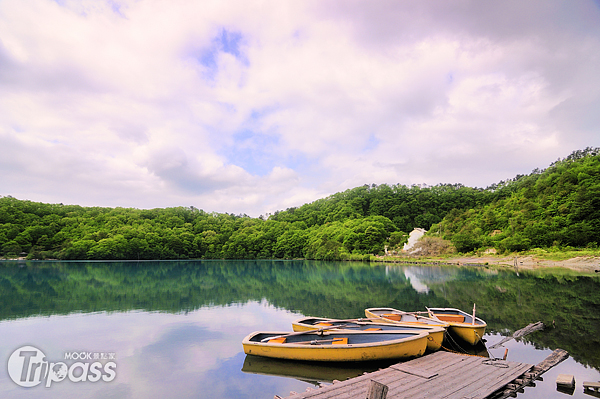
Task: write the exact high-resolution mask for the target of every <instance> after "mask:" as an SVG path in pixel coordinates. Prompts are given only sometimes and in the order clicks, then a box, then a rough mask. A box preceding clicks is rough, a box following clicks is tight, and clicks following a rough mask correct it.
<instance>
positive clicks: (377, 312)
mask: <svg viewBox="0 0 600 399" xmlns="http://www.w3.org/2000/svg"><path fill="white" fill-rule="evenodd" d="M365 315H366V316H367V318H369V319H377V320H380V321H382V322H384V323H394V324H412V325H427V326H434V327H442V328H445V329H447V328H448V326H449V324H448V323H446V322H444V321H441V320H438V319H434V318H432V317H430V316H429V315H428V314H427V312H403V311H401V310H398V309H394V308H369V309H365ZM426 315H427V316H426Z"/></svg>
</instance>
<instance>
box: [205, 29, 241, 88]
mask: <svg viewBox="0 0 600 399" xmlns="http://www.w3.org/2000/svg"><path fill="white" fill-rule="evenodd" d="M243 38H244V37H243V35H242V34H241V33H240V32H233V31H229V30H227V29H225V28H223V29H221V31H220V32H219V34H218V35H217V36H215V37H214V38H213V39H212V40H211V44H210V47H208V48H205V49H203V50H202V51H200V55H199V56H197V57H196V58H197V60H198V62H199V63H200V64H201V65H202V66H204V67H205V68H206V77H207V79H209V80H214V78H215V76H216V75H217V72H218V68H219V66H218V57H219V53H227V54H231V55H233V56H234V57H235V58H236V59H237V60H238V61H239V62H240V63H241V64H242V65H245V66H248V65H249V62H248V59H247V58H246V57H245V55H244V54H243V53H242V51H241V44H242V43H243Z"/></svg>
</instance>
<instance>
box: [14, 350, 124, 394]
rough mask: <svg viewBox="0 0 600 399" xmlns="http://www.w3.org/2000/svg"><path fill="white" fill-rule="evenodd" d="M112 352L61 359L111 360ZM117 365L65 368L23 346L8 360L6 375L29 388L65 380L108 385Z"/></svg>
mask: <svg viewBox="0 0 600 399" xmlns="http://www.w3.org/2000/svg"><path fill="white" fill-rule="evenodd" d="M114 358H115V355H114V353H101V354H100V353H90V352H69V353H66V354H65V359H70V360H98V359H114ZM116 368H117V364H116V363H115V362H113V361H109V362H106V363H104V364H103V363H102V362H100V361H95V362H81V361H80V362H75V363H72V364H70V365H67V364H66V363H64V362H49V361H47V360H46V355H45V354H44V352H42V351H41V350H39V349H38V348H36V347H34V346H29V345H28V346H23V347H21V348H19V349H17V350H16V351H14V352H13V353H12V354H11V355H10V357H9V358H8V375H9V376H10V378H11V380H13V381H14V383H15V384H17V385H19V386H22V387H25V388H31V387H35V386H37V385H40V384H41V383H42V382H44V385H45V386H46V388H50V386H52V384H53V383H55V382H61V381H63V380H64V379H66V378H67V377H68V378H69V380H70V381H71V382H83V381H90V382H97V381H100V380H102V381H104V382H110V381H112V380H114V379H115V377H116V376H117V373H116Z"/></svg>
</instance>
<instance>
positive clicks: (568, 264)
mask: <svg viewBox="0 0 600 399" xmlns="http://www.w3.org/2000/svg"><path fill="white" fill-rule="evenodd" d="M444 261H445V262H457V263H459V264H464V263H482V264H485V263H487V264H489V265H496V266H500V267H510V268H514V264H515V258H514V257H501V256H476V257H455V258H449V259H444ZM517 262H518V266H519V268H520V269H521V268H522V269H540V268H550V267H563V268H567V269H571V270H576V271H579V272H586V273H594V272H598V273H599V274H600V257H589V256H588V257H578V258H571V259H566V260H556V261H554V260H546V259H538V258H535V257H532V256H524V257H518V258H517Z"/></svg>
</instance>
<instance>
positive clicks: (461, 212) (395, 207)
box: [0, 148, 600, 260]
mask: <svg viewBox="0 0 600 399" xmlns="http://www.w3.org/2000/svg"><path fill="white" fill-rule="evenodd" d="M599 152H600V151H599V149H597V148H587V149H585V150H580V151H576V152H574V153H572V154H571V155H569V156H568V157H567V158H565V159H562V160H558V161H556V162H555V163H553V164H552V165H551V166H550V167H548V168H547V169H545V170H535V171H533V172H532V173H531V174H529V175H519V176H517V177H515V178H514V179H509V180H506V181H502V182H499V183H497V184H494V185H492V186H490V187H487V188H485V189H482V188H470V187H465V186H463V185H461V184H439V185H436V186H417V185H413V186H411V187H407V186H405V185H400V184H397V185H386V184H384V185H379V186H378V185H374V184H373V185H365V186H361V187H356V188H354V189H350V190H347V191H344V192H341V193H336V194H334V195H331V196H329V197H327V198H324V199H320V200H317V201H315V202H312V203H310V204H305V205H303V206H301V207H298V208H289V209H287V210H285V211H279V212H276V213H275V214H273V215H269V216H268V217H263V216H261V217H259V218H251V217H249V216H247V215H233V214H226V213H225V214H219V213H207V212H204V211H202V210H200V209H197V208H195V207H189V208H188V207H178V208H166V209H151V210H143V209H132V208H100V207H81V206H76V205H62V204H44V203H38V202H32V201H27V200H19V199H16V198H13V197H10V196H6V197H1V198H0V257H7V258H14V257H18V256H25V257H27V258H29V259H50V258H54V259H65V260H69V259H101V260H108V259H188V258H194V259H195V258H202V259H216V258H225V259H256V258H262V259H265V258H286V259H289V258H306V259H319V260H336V259H338V260H346V259H354V260H360V259H368V258H369V257H370V256H371V255H372V254H382V253H383V252H384V249H385V248H386V247H387V248H388V249H390V250H394V249H398V248H400V247H401V246H402V245H403V244H404V243H405V242H406V239H407V235H408V233H409V232H410V231H411V230H412V229H413V228H415V227H421V228H424V229H426V230H430V233H429V234H430V235H433V236H437V237H439V238H441V239H444V240H448V241H449V242H451V243H452V244H453V246H454V247H455V248H456V249H457V250H458V251H460V252H469V251H474V250H478V249H482V248H495V249H496V250H498V251H500V252H505V251H520V250H526V249H530V248H534V247H540V248H545V247H550V246H554V247H560V246H573V247H594V248H595V247H597V245H598V243H599V242H600V156H599Z"/></svg>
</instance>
